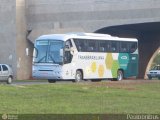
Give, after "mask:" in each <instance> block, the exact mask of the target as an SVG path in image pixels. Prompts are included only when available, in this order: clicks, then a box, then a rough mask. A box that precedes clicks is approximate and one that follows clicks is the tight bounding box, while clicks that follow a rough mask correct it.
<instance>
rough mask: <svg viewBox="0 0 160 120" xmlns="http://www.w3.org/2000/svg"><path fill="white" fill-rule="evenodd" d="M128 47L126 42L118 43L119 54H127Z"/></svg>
mask: <svg viewBox="0 0 160 120" xmlns="http://www.w3.org/2000/svg"><path fill="white" fill-rule="evenodd" d="M128 45H129V44H128V43H127V42H120V52H122V53H123V52H124V53H125V52H128Z"/></svg>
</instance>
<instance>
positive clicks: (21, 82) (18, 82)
mask: <svg viewBox="0 0 160 120" xmlns="http://www.w3.org/2000/svg"><path fill="white" fill-rule="evenodd" d="M153 81H156V82H158V83H159V82H160V80H144V79H127V80H122V81H110V80H102V81H101V82H106V83H117V84H118V83H143V82H145V83H146V82H153ZM80 83H93V82H91V81H90V80H88V81H81V82H80ZM94 83H95V82H94ZM98 83H100V82H98ZM38 84H75V83H73V82H72V81H56V83H48V81H47V80H16V81H13V82H12V84H11V85H38Z"/></svg>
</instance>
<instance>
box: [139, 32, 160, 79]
mask: <svg viewBox="0 0 160 120" xmlns="http://www.w3.org/2000/svg"><path fill="white" fill-rule="evenodd" d="M159 47H160V35H159V33H145V34H143V35H142V36H141V37H140V38H139V75H138V77H139V78H146V72H147V71H148V69H149V68H150V66H151V63H152V62H151V61H152V60H153V57H154V55H153V54H154V53H155V52H156V51H157V49H158V48H159ZM147 66H148V67H147Z"/></svg>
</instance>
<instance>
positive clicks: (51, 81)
mask: <svg viewBox="0 0 160 120" xmlns="http://www.w3.org/2000/svg"><path fill="white" fill-rule="evenodd" d="M48 82H49V83H55V82H56V80H51V79H50V80H48Z"/></svg>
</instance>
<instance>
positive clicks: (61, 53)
mask: <svg viewBox="0 0 160 120" xmlns="http://www.w3.org/2000/svg"><path fill="white" fill-rule="evenodd" d="M60 56H61V57H63V49H60Z"/></svg>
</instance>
